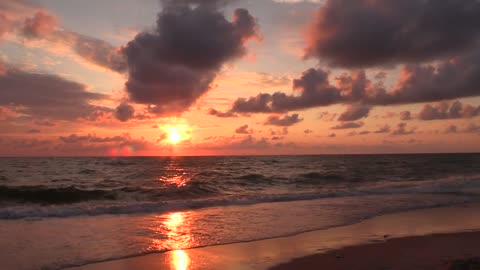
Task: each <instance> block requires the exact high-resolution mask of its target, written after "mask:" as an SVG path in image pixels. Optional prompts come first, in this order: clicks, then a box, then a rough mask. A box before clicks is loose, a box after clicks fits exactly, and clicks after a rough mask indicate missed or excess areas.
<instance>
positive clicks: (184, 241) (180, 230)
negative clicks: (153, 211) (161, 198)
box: [152, 212, 194, 270]
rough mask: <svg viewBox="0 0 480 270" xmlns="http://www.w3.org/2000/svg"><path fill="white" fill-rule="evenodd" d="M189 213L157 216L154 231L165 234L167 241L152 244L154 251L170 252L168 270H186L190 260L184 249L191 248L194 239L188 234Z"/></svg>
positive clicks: (157, 241)
mask: <svg viewBox="0 0 480 270" xmlns="http://www.w3.org/2000/svg"><path fill="white" fill-rule="evenodd" d="M189 214H190V213H189V212H175V213H170V214H168V215H166V216H165V215H162V216H158V219H159V223H158V227H157V229H156V230H158V232H159V233H161V234H164V235H165V234H166V236H167V239H162V240H161V239H155V240H153V242H152V244H153V245H154V247H155V249H156V250H166V249H168V250H172V251H171V252H169V253H168V254H167V260H168V263H169V264H170V269H174V270H188V269H190V268H189V267H190V265H191V260H190V257H189V256H188V252H186V251H185V250H184V249H187V248H190V247H192V246H193V242H194V239H193V237H192V236H191V234H190V216H189Z"/></svg>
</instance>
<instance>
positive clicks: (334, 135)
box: [327, 133, 337, 138]
mask: <svg viewBox="0 0 480 270" xmlns="http://www.w3.org/2000/svg"><path fill="white" fill-rule="evenodd" d="M327 137H329V138H335V137H337V134H335V133H332V134H329V135H328V136H327Z"/></svg>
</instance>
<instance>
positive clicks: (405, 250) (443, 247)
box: [69, 204, 480, 270]
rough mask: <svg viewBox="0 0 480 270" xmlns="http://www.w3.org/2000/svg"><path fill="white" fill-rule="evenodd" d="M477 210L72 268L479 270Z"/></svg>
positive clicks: (445, 210)
mask: <svg viewBox="0 0 480 270" xmlns="http://www.w3.org/2000/svg"><path fill="white" fill-rule="evenodd" d="M479 213H480V205H478V204H474V205H473V204H472V205H463V206H455V207H442V208H433V209H424V210H415V211H410V212H404V213H396V214H388V215H384V216H379V217H375V218H372V219H368V220H365V221H363V222H360V223H357V224H353V225H348V226H343V227H336V228H331V229H326V230H319V231H313V232H307V233H302V234H299V235H295V236H289V237H281V238H274V239H267V240H259V241H253V242H246V243H237V244H228V245H218V246H210V247H204V248H195V249H190V250H177V251H171V252H167V253H161V254H151V255H145V256H140V257H133V258H127V259H121V260H115V261H107V262H101V263H95V264H90V265H85V266H80V267H72V268H69V269H70V270H74V269H75V270H100V269H102V270H103V269H110V270H126V269H149V270H156V269H175V270H187V269H192V270H194V269H232V270H247V269H276V270H280V269H330V270H331V269H395V270H396V269H480V268H479V265H478V264H476V266H475V263H476V262H478V260H475V259H473V258H475V257H480V232H479V231H480V214H479ZM272 226H273V225H272ZM470 259H471V260H470ZM462 260H465V261H462ZM467 264H470V265H473V266H472V268H467V266H466V265H467ZM475 267H476V268H475Z"/></svg>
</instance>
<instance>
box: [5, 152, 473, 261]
mask: <svg viewBox="0 0 480 270" xmlns="http://www.w3.org/2000/svg"><path fill="white" fill-rule="evenodd" d="M479 195H480V154H435V155H433V154H432V155H427V154H426V155H347V156H265V157H132V158H100V157H99V158H0V237H1V238H2V239H3V240H2V244H0V248H2V250H3V252H2V256H0V259H2V260H3V261H6V262H7V266H10V268H11V269H41V268H43V269H56V268H59V267H63V266H67V265H81V264H85V263H89V262H95V261H101V260H108V259H114V258H123V257H128V256H134V255H140V254H145V253H151V252H161V251H165V250H171V249H184V248H191V247H196V246H206V245H214V244H222V243H232V242H239V241H248V240H255V239H263V238H269V237H277V236H283V235H290V234H295V233H299V232H304V231H309V230H315V229H323V228H329V227H333V226H339V225H344V224H350V223H353V222H357V221H359V220H362V219H364V218H367V217H372V216H375V215H380V214H383V213H389V212H396V211H403V210H407V209H416V208H424V207H434V206H439V205H453V204H458V203H463V202H470V201H475V200H478V198H479ZM120 239H121V240H120ZM12 267H13V268H12ZM10 268H8V269H10Z"/></svg>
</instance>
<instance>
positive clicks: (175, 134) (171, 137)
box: [168, 128, 182, 144]
mask: <svg viewBox="0 0 480 270" xmlns="http://www.w3.org/2000/svg"><path fill="white" fill-rule="evenodd" d="M181 140H182V134H180V131H178V129H175V128H170V129H168V141H169V142H170V143H172V144H177V143H178V142H179V141H181Z"/></svg>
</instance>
